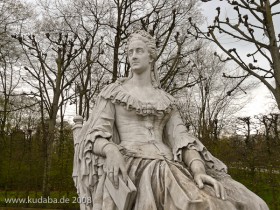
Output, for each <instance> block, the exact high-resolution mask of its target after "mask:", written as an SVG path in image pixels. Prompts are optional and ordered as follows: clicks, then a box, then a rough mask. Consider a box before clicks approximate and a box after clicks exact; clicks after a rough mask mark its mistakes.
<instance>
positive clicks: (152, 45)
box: [126, 30, 160, 88]
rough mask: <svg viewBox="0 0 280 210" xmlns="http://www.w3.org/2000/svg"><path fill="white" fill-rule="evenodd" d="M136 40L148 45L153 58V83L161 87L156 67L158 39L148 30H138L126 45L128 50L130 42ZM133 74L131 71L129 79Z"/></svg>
mask: <svg viewBox="0 0 280 210" xmlns="http://www.w3.org/2000/svg"><path fill="white" fill-rule="evenodd" d="M135 40H141V41H143V42H144V43H145V44H146V45H147V48H148V52H149V54H150V56H151V58H152V59H153V62H152V70H151V79H152V85H153V86H154V87H156V88H159V87H160V82H159V77H158V73H157V69H156V67H155V61H156V59H157V49H156V48H157V47H156V40H155V39H154V38H153V37H152V36H151V35H150V34H149V33H148V32H147V31H144V30H138V31H136V32H134V33H132V34H131V35H130V36H129V38H128V41H127V46H126V51H127V52H128V47H129V45H130V43H131V42H132V41H135ZM132 76H133V72H130V75H129V79H130V78H131V77H132Z"/></svg>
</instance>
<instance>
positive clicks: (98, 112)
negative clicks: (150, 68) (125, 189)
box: [73, 81, 268, 210]
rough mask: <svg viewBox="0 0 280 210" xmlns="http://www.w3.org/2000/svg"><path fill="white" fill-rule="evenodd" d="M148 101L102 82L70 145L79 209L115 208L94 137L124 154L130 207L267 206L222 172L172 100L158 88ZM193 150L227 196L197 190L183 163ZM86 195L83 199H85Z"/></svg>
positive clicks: (214, 209) (257, 209)
mask: <svg viewBox="0 0 280 210" xmlns="http://www.w3.org/2000/svg"><path fill="white" fill-rule="evenodd" d="M156 91H157V95H156V96H155V98H154V99H153V101H151V102H143V101H140V100H139V99H137V98H136V97H134V96H132V95H131V94H129V92H128V91H127V90H126V89H125V88H124V86H123V82H122V81H117V82H115V83H113V84H110V85H108V86H106V87H105V88H104V89H103V90H102V91H101V93H100V94H99V96H98V99H97V102H96V105H95V108H94V111H93V113H92V115H91V117H90V119H89V120H88V121H87V122H86V123H85V124H84V125H83V128H82V129H81V131H80V135H79V140H80V141H79V143H77V144H76V145H75V157H74V171H73V178H74V181H75V185H76V187H77V191H78V194H79V196H80V198H84V199H81V201H86V202H83V203H81V205H80V208H81V209H93V210H117V209H118V208H117V207H116V205H115V203H114V201H113V200H112V198H111V197H110V195H109V193H108V190H107V188H106V187H104V180H105V176H106V174H105V173H104V170H103V163H104V158H103V157H101V156H98V155H95V154H94V153H93V152H92V151H93V146H94V142H95V140H96V138H98V137H102V138H105V139H107V140H108V141H111V142H114V143H115V144H116V145H117V146H118V148H119V150H120V152H121V153H122V154H123V156H124V159H125V163H126V166H127V169H128V171H127V172H128V175H129V177H130V179H131V180H132V181H133V182H134V184H135V186H136V187H137V195H136V199H135V201H134V205H133V208H132V210H193V209H196V210H198V209H199V210H206V209H207V210H219V209H221V210H223V209H226V210H231V209H232V210H234V209H240V210H241V209H242V210H247V209H248V210H266V209H268V207H267V205H266V203H265V202H264V201H263V200H262V199H261V198H259V197H258V196H257V195H256V194H254V193H253V192H251V191H250V190H248V189H247V188H246V187H245V186H243V185H242V184H240V183H238V182H236V181H234V180H233V179H232V178H231V177H230V176H229V175H228V174H227V167H226V166H225V165H224V164H223V163H222V162H221V161H220V160H218V159H217V158H215V157H213V156H212V155H211V153H209V152H208V151H207V149H206V148H205V147H204V146H203V144H202V143H201V142H200V141H199V140H198V139H197V138H196V137H194V136H192V135H190V134H189V133H188V132H187V129H186V127H185V125H184V123H183V121H182V119H181V117H180V114H179V112H178V110H177V108H176V101H175V99H174V98H173V97H172V96H171V95H169V94H167V93H166V92H164V91H163V90H161V89H156ZM183 148H188V149H192V150H197V151H198V152H199V154H200V156H201V158H202V159H203V161H204V162H205V166H206V173H207V174H208V175H210V176H212V177H214V178H215V179H217V180H218V181H220V182H221V183H222V185H223V186H224V188H225V190H226V194H227V199H226V200H225V201H224V200H221V199H219V198H217V197H216V195H215V192H214V189H213V187H211V186H208V185H204V188H202V189H199V188H198V187H197V185H196V184H195V182H194V179H193V176H192V173H191V171H190V169H189V168H188V167H187V166H186V165H185V164H184V163H183V161H182V154H181V153H182V149H183ZM85 198H86V199H85ZM88 198H90V199H88Z"/></svg>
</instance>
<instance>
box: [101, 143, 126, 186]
mask: <svg viewBox="0 0 280 210" xmlns="http://www.w3.org/2000/svg"><path fill="white" fill-rule="evenodd" d="M108 147H109V146H108ZM106 149H107V148H106ZM108 149H109V148H108ZM104 169H105V172H106V173H107V176H108V178H109V179H110V181H111V182H112V183H113V184H114V186H115V188H118V187H119V173H120V172H121V174H122V179H123V181H124V182H125V183H127V169H126V166H125V161H124V159H123V156H122V154H121V153H120V151H119V150H118V149H114V148H112V149H109V150H108V151H107V152H106V159H105V163H104Z"/></svg>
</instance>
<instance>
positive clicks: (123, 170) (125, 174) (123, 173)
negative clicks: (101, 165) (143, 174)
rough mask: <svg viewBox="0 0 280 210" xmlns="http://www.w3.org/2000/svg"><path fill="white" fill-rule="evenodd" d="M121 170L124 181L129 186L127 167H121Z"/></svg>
mask: <svg viewBox="0 0 280 210" xmlns="http://www.w3.org/2000/svg"><path fill="white" fill-rule="evenodd" d="M120 170H121V172H122V179H123V181H124V182H125V183H126V184H127V179H128V175H127V170H126V167H125V166H121V167H120Z"/></svg>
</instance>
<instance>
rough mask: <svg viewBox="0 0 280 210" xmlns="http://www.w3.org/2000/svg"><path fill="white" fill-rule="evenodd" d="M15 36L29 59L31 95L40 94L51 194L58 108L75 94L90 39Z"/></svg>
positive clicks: (46, 190) (46, 174)
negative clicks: (79, 64) (79, 60)
mask: <svg viewBox="0 0 280 210" xmlns="http://www.w3.org/2000/svg"><path fill="white" fill-rule="evenodd" d="M13 37H14V38H16V39H17V40H18V41H19V44H20V45H21V46H22V49H23V51H24V52H25V55H26V58H27V61H28V64H27V65H28V66H25V67H24V69H25V71H26V76H25V77H24V78H23V79H24V81H25V82H26V84H28V85H29V86H30V88H31V91H30V93H28V94H29V95H34V96H36V97H37V99H38V100H39V103H40V112H41V123H42V128H43V143H44V144H43V145H44V160H45V163H44V179H43V193H44V196H47V195H48V194H49V188H50V186H49V172H50V167H51V154H52V144H53V141H54V138H55V133H54V132H55V125H56V120H57V115H58V111H59V108H60V107H61V106H63V104H64V102H65V101H67V100H69V99H70V98H71V97H73V94H72V93H71V92H70V87H71V85H72V84H73V82H74V81H75V79H76V78H77V77H78V76H79V74H80V72H79V71H78V70H77V69H75V68H74V67H73V65H72V64H73V63H74V60H75V59H76V58H77V57H78V56H80V55H81V54H82V52H83V51H84V49H85V46H86V45H87V42H88V40H89V39H85V40H79V39H78V36H77V35H75V34H62V33H58V34H52V35H51V34H49V33H46V34H45V37H40V36H38V38H37V37H36V36H35V35H27V36H24V35H15V36H13ZM40 38H41V39H40ZM62 95H63V96H64V97H62ZM46 118H47V119H46Z"/></svg>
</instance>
